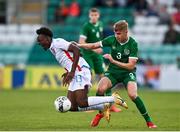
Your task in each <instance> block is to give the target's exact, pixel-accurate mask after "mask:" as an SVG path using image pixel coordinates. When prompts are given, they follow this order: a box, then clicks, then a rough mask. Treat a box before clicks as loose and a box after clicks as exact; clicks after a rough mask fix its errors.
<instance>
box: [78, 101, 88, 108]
mask: <svg viewBox="0 0 180 132" xmlns="http://www.w3.org/2000/svg"><path fill="white" fill-rule="evenodd" d="M77 104H78V106H79V107H80V108H84V107H88V102H87V101H86V100H83V99H82V100H78V101H77Z"/></svg>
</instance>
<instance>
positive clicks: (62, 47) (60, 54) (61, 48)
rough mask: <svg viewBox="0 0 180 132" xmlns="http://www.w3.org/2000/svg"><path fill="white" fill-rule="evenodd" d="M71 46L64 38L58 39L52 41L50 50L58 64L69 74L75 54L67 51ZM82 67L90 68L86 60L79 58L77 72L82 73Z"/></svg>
mask: <svg viewBox="0 0 180 132" xmlns="http://www.w3.org/2000/svg"><path fill="white" fill-rule="evenodd" d="M70 44H71V42H68V41H66V40H64V39H62V38H57V39H53V40H52V43H51V46H50V48H49V49H50V51H51V52H52V54H53V55H54V56H55V58H56V60H57V61H58V63H59V64H60V65H61V66H62V67H64V68H65V69H66V70H68V71H69V72H70V71H71V67H72V64H73V53H72V52H69V51H67V50H68V48H69V46H70ZM82 67H86V68H90V67H89V65H88V63H87V62H86V61H85V60H84V58H82V57H79V62H78V66H77V68H76V71H80V70H81V68H82Z"/></svg>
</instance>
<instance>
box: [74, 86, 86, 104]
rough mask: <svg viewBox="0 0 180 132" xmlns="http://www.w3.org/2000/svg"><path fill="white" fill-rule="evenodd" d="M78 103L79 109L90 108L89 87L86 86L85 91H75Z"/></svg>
mask: <svg viewBox="0 0 180 132" xmlns="http://www.w3.org/2000/svg"><path fill="white" fill-rule="evenodd" d="M75 96H76V102H77V104H78V106H79V107H87V106H88V86H85V88H84V89H79V90H76V91H75Z"/></svg>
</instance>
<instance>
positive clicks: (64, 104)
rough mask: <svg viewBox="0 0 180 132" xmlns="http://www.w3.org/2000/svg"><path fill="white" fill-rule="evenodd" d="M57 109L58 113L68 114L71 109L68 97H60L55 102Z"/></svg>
mask: <svg viewBox="0 0 180 132" xmlns="http://www.w3.org/2000/svg"><path fill="white" fill-rule="evenodd" d="M54 105H55V108H56V110H57V111H58V112H67V111H68V110H70V108H71V102H70V100H69V99H68V98H67V97H66V96H60V97H58V98H57V99H56V100H55V101H54Z"/></svg>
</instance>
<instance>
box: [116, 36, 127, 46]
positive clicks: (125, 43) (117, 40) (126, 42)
mask: <svg viewBox="0 0 180 132" xmlns="http://www.w3.org/2000/svg"><path fill="white" fill-rule="evenodd" d="M117 41H118V40H117ZM127 42H129V37H128V40H127V41H126V42H124V43H120V42H119V41H118V43H120V45H125V44H126V43H127Z"/></svg>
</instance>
